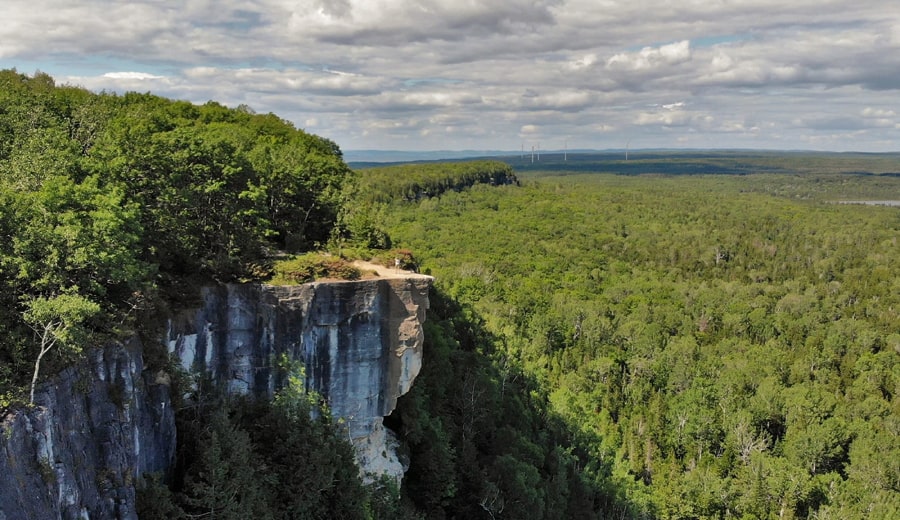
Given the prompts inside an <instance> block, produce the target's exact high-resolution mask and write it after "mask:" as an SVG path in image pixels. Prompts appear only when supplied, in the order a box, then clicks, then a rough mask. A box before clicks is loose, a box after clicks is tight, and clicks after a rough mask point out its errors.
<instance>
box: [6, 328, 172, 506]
mask: <svg viewBox="0 0 900 520" xmlns="http://www.w3.org/2000/svg"><path fill="white" fill-rule="evenodd" d="M140 351H141V349H140V345H139V344H137V343H133V344H131V345H128V346H123V345H115V346H111V347H107V348H105V349H97V350H94V351H93V352H92V353H91V354H90V358H89V359H88V360H87V361H86V362H85V363H84V364H83V365H82V366H81V367H78V368H70V369H68V370H66V371H64V372H63V373H61V374H59V375H58V376H57V377H55V378H54V380H53V381H52V382H51V383H49V384H45V385H42V386H41V387H40V389H39V391H38V392H36V394H35V406H34V407H33V408H31V409H27V410H22V411H20V412H18V413H16V414H13V415H10V416H8V417H6V418H4V419H3V424H2V426H0V520H19V519H22V520H25V519H42V520H43V519H48V520H49V519H54V518H79V519H81V518H124V519H136V518H137V516H136V515H135V489H134V482H135V478H136V477H137V476H139V475H143V474H145V473H155V472H165V471H167V470H168V469H169V468H170V467H171V466H172V463H173V461H174V457H175V414H174V411H173V410H172V407H171V401H170V399H169V395H170V394H169V387H168V384H167V382H166V380H165V378H160V380H159V381H157V377H156V376H155V375H153V374H149V373H143V368H144V367H143V363H142V361H141V356H140Z"/></svg>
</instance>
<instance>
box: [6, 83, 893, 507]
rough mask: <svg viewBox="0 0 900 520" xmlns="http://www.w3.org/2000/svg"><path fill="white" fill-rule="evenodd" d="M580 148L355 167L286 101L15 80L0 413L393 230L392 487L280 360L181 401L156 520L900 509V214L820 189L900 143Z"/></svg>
mask: <svg viewBox="0 0 900 520" xmlns="http://www.w3.org/2000/svg"><path fill="white" fill-rule="evenodd" d="M567 159H568V160H565V161H557V162H556V164H552V163H553V160H552V158H549V157H545V158H544V161H543V164H540V165H536V166H531V165H529V164H521V165H519V164H516V163H515V162H514V161H511V162H512V164H513V166H514V167H515V168H516V172H515V174H514V173H513V170H512V168H511V167H510V166H509V165H507V164H502V163H499V162H494V161H478V162H472V163H452V164H431V165H426V166H422V165H407V166H401V167H392V168H380V169H373V170H361V171H359V172H353V171H351V170H350V169H349V168H348V167H347V165H346V164H345V163H344V162H343V160H342V156H341V152H340V150H339V149H338V147H337V146H336V145H335V144H334V143H333V142H331V141H329V140H328V139H324V138H321V137H318V136H314V135H310V134H308V133H306V132H303V131H302V130H298V129H296V128H294V127H293V126H292V125H291V124H289V123H287V122H285V121H283V120H281V119H279V118H278V117H277V116H274V115H272V114H266V115H262V114H255V113H253V111H252V110H250V109H249V108H247V107H239V108H237V109H230V108H227V107H224V106H222V105H220V104H217V103H214V102H210V103H207V104H204V105H193V104H190V103H187V102H181V101H172V100H167V99H163V98H159V97H157V96H153V95H150V94H137V93H128V94H124V95H115V94H107V93H102V94H94V93H90V92H87V91H85V90H83V89H80V88H75V87H70V86H57V85H55V84H54V82H53V80H52V78H50V77H49V76H46V75H44V74H35V75H34V76H25V75H22V74H19V73H17V72H16V71H0V199H2V200H0V233H2V236H3V240H0V299H2V300H3V301H2V304H0V338H2V339H0V411H2V412H5V411H6V410H7V409H9V408H10V407H14V406H22V405H26V403H27V402H28V401H29V390H30V389H31V388H32V387H33V385H34V384H35V383H36V382H39V381H42V380H44V379H45V378H46V377H47V376H48V375H49V374H52V373H54V372H55V371H56V370H58V369H60V368H61V367H64V366H66V365H69V364H71V363H75V362H77V360H78V356H79V352H80V351H81V350H82V349H83V348H85V347H87V346H89V345H102V344H103V343H104V342H108V341H114V340H116V339H120V338H123V337H126V336H128V335H131V334H134V333H135V332H137V333H139V334H142V335H144V336H145V339H147V341H145V344H146V345H147V350H146V352H145V357H146V361H147V363H148V365H150V366H151V369H154V370H155V369H158V368H165V367H166V366H167V365H166V363H167V360H166V359H165V355H164V351H163V350H162V349H160V348H154V342H153V340H152V338H153V337H155V336H154V335H155V334H158V330H157V329H156V327H158V326H159V325H160V317H159V316H158V313H159V312H162V310H163V309H165V308H166V307H167V306H177V305H184V304H189V303H190V299H191V298H195V297H196V291H195V289H196V287H197V285H198V284H201V283H210V282H228V281H242V280H246V281H254V280H265V279H267V278H268V277H269V276H271V274H272V273H273V261H274V259H275V258H284V257H285V255H286V254H289V253H301V252H305V251H309V250H316V249H323V248H324V249H330V250H331V252H332V253H333V254H334V255H335V256H339V255H341V254H344V255H354V256H359V255H377V254H378V252H377V251H373V249H378V248H388V247H392V246H394V247H396V246H399V247H404V248H409V249H411V250H412V251H413V252H414V254H415V255H416V258H417V261H418V263H419V267H420V269H421V270H424V271H427V272H430V273H431V274H433V275H435V276H436V277H437V286H436V288H435V290H434V291H433V292H432V294H431V301H432V307H431V309H430V311H429V315H428V321H427V322H426V325H425V333H426V344H425V348H424V352H425V362H424V366H423V370H422V373H421V375H420V376H419V379H417V381H416V383H415V385H413V387H412V390H411V392H410V393H409V394H407V395H406V396H404V397H402V398H401V399H400V400H399V402H398V407H397V410H396V411H395V413H394V414H393V415H392V416H391V417H390V418H388V419H386V422H387V424H388V425H389V426H390V427H392V428H393V429H394V430H396V431H397V432H398V433H400V435H401V438H402V439H403V447H402V449H403V450H404V453H405V457H406V458H408V461H409V465H410V466H409V471H408V473H407V475H406V477H405V478H404V481H403V483H402V488H401V489H400V490H398V489H397V488H396V486H395V485H393V483H391V482H376V483H375V484H372V485H368V486H365V485H363V484H362V482H361V481H360V479H359V477H358V474H357V472H358V470H357V468H356V467H355V465H354V462H353V460H352V451H351V448H350V446H349V445H348V444H347V443H346V442H345V441H344V440H343V438H344V436H342V435H341V433H340V425H338V424H335V423H334V422H333V421H332V420H331V419H330V417H329V416H328V412H327V410H318V411H317V412H316V413H311V412H312V411H313V410H314V409H315V408H316V406H317V404H316V403H318V399H317V398H316V396H314V395H307V394H305V393H303V392H302V391H301V390H299V389H300V388H302V384H301V383H300V381H299V380H297V379H295V378H294V379H291V381H292V384H291V385H289V386H288V387H287V388H285V389H283V390H282V391H281V392H280V394H279V396H278V398H277V399H276V400H275V401H274V402H273V403H254V402H248V401H241V400H237V399H228V398H225V397H223V396H220V395H217V394H216V393H215V392H213V391H208V392H207V393H206V395H207V399H205V400H191V401H184V402H178V403H176V405H177V406H178V413H177V421H178V432H179V433H178V436H179V447H178V460H177V468H176V470H175V472H174V475H172V476H171V477H172V478H170V479H169V480H167V481H165V482H161V481H159V480H154V477H150V476H148V477H147V479H146V484H145V485H144V486H143V487H142V489H141V494H140V501H139V502H140V504H139V505H140V510H141V517H142V518H196V517H198V516H202V515H206V516H210V517H215V518H251V517H252V518H492V519H499V518H558V519H563V518H779V519H782V518H813V517H814V518H819V519H825V518H834V519H838V518H892V517H897V516H900V396H898V392H900V356H898V354H900V325H898V324H900V316H898V312H900V302H898V300H900V265H898V264H900V259H898V244H897V240H898V238H900V211H898V209H897V208H885V207H870V206H858V205H842V204H835V203H834V202H835V201H839V200H845V199H879V200H882V199H900V177H898V176H897V174H896V173H897V171H898V169H900V167H898V161H897V157H896V156H885V155H875V156H867V155H852V156H851V155H842V156H822V155H814V156H805V155H803V154H753V153H735V154H728V153H723V154H715V153H714V154H688V153H682V154H677V155H675V156H671V155H666V154H662V153H659V154H657V155H654V156H649V155H648V156H644V157H641V156H640V155H638V156H634V157H632V158H631V159H630V160H629V161H627V162H626V161H623V160H622V159H621V158H616V157H612V156H610V157H593V158H592V157H586V156H583V157H580V156H573V155H570V156H569V158H567ZM548 170H551V171H548ZM519 181H523V182H522V184H521V185H520V183H519ZM304 258H306V257H300V258H299V261H300V263H301V264H302V263H303V261H304ZM303 266H305V264H303V265H301V267H303ZM157 347H158V345H157ZM283 369H284V370H288V371H291V373H294V370H295V369H294V368H292V367H289V366H285V367H283ZM295 376H296V377H299V375H297V374H295ZM173 377H174V381H175V382H174V384H175V385H176V390H175V391H174V393H175V394H176V395H179V391H178V389H177V388H178V387H177V385H178V384H181V383H179V377H178V375H177V373H175V372H174V371H173ZM201 388H203V387H202V386H201ZM204 391H206V390H204ZM211 511H212V513H210V512H211Z"/></svg>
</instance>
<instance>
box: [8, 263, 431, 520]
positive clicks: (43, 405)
mask: <svg viewBox="0 0 900 520" xmlns="http://www.w3.org/2000/svg"><path fill="white" fill-rule="evenodd" d="M431 283H432V279H431V277H428V276H422V275H415V274H411V273H389V274H388V273H386V276H382V277H374V278H370V279H366V280H359V281H329V282H314V283H308V284H303V285H298V286H270V285H258V284H234V285H219V286H213V287H207V288H205V289H203V291H202V304H201V305H200V306H199V307H198V308H195V309H191V310H185V311H181V312H179V313H177V314H176V315H175V316H174V317H173V318H172V319H171V320H170V321H169V324H168V327H167V330H166V331H165V337H164V340H165V342H166V344H167V346H168V348H169V351H170V352H171V353H173V354H175V355H177V356H178V359H180V362H181V365H182V366H183V367H184V368H185V369H187V370H188V371H189V372H190V373H192V374H195V375H200V374H205V375H208V376H209V377H210V378H211V379H212V381H213V382H214V383H215V384H217V385H219V387H220V388H221V389H222V390H223V391H225V392H228V393H231V394H240V395H249V396H255V397H257V398H261V399H270V398H272V396H273V395H274V394H275V392H277V391H278V389H279V388H281V387H282V386H283V385H284V384H285V382H286V381H285V379H286V374H285V373H284V371H283V370H279V369H278V364H279V360H280V359H281V358H282V357H285V356H286V357H287V359H289V360H291V361H294V362H296V363H302V365H303V367H304V369H305V376H306V379H305V384H306V386H307V389H308V390H310V391H315V392H317V393H319V394H320V395H321V396H322V397H323V398H324V399H325V400H326V401H327V403H328V405H329V407H330V409H331V413H332V415H333V416H334V417H335V418H337V419H341V420H342V421H343V422H344V424H346V426H347V434H348V435H349V437H350V439H351V441H352V443H353V445H354V447H355V448H356V453H357V460H358V462H359V464H360V467H361V471H362V472H363V475H364V477H365V478H373V477H378V476H382V475H387V476H389V477H391V478H394V479H396V480H397V481H398V483H399V480H400V479H401V478H402V475H403V472H404V471H405V469H404V465H403V464H402V463H401V461H400V459H399V457H398V456H397V453H396V449H395V448H396V445H397V443H396V440H395V438H394V436H393V433H392V432H390V431H389V430H388V429H386V428H385V427H384V426H383V419H384V417H385V416H387V415H389V414H390V413H391V411H392V410H393V409H394V406H395V405H396V402H397V398H398V397H399V396H400V395H403V394H404V393H406V392H407V391H408V390H409V388H410V385H412V382H413V380H414V379H415V377H416V375H417V374H418V373H419V370H420V368H421V366H422V340H423V331H422V323H423V322H424V319H425V311H426V309H427V308H428V290H429V288H430V286H431ZM171 403H172V399H171V387H170V385H169V377H168V376H167V375H166V374H164V373H157V374H152V373H150V372H149V371H146V370H144V366H143V357H142V346H141V344H140V342H139V341H138V340H137V339H134V340H131V341H130V342H127V344H119V345H111V346H108V347H106V348H102V349H96V350H94V351H93V352H92V353H91V354H90V355H89V356H88V358H87V359H86V360H85V361H84V362H83V363H82V364H81V365H80V366H78V367H72V368H70V369H67V370H66V371H64V372H62V373H61V374H58V375H57V376H56V377H54V378H53V379H52V380H51V381H48V382H47V383H45V384H43V385H41V386H40V387H39V389H38V392H37V393H36V395H35V406H34V407H32V408H28V409H23V410H20V411H18V412H15V413H12V414H10V415H8V416H7V417H5V418H2V422H0V520H11V519H18V518H64V519H70V518H71V519H85V518H124V519H136V518H137V516H136V513H135V483H136V482H137V481H138V480H139V479H141V478H142V476H143V475H144V474H146V473H153V472H162V473H165V472H167V471H168V470H170V469H171V468H172V465H173V461H174V456H175V447H176V430H175V418H174V410H172V404H171Z"/></svg>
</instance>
